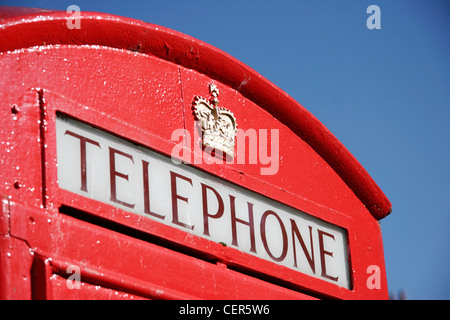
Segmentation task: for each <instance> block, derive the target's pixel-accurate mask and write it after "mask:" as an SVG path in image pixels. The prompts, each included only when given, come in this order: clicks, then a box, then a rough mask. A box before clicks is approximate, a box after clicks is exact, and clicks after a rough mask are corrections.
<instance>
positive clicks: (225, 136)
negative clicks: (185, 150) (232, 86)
mask: <svg viewBox="0 0 450 320" xmlns="http://www.w3.org/2000/svg"><path fill="white" fill-rule="evenodd" d="M209 93H210V94H211V98H210V100H209V101H208V100H206V99H205V98H203V97H200V96H195V97H194V101H193V102H192V108H193V110H194V115H195V119H196V120H198V121H200V124H201V129H202V145H203V148H210V149H211V154H212V155H213V156H214V155H218V154H222V155H223V156H224V157H226V158H230V159H233V157H234V145H235V137H236V131H237V129H236V127H237V124H236V118H235V117H234V115H233V113H232V112H231V111H229V110H227V109H225V108H222V107H217V105H218V104H219V99H218V97H219V89H217V86H216V85H215V84H210V85H209ZM218 151H220V152H218Z"/></svg>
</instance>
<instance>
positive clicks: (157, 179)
mask: <svg viewBox="0 0 450 320" xmlns="http://www.w3.org/2000/svg"><path fill="white" fill-rule="evenodd" d="M56 135H57V136H56V138H57V163H58V184H59V187H60V188H62V189H65V190H68V191H71V192H74V193H77V194H80V195H83V196H85V197H89V198H92V199H95V200H98V201H101V202H103V203H107V204H110V205H113V206H115V207H118V208H120V209H123V210H125V211H128V212H130V213H133V214H138V215H143V216H146V217H149V218H151V219H154V220H156V221H159V222H161V223H164V224H167V225H170V226H173V227H175V228H179V229H181V230H184V231H186V232H190V233H193V234H195V235H197V236H200V237H203V238H206V239H209V240H211V241H214V242H220V243H222V244H224V245H227V246H230V247H233V248H236V249H237V250H240V251H243V252H245V253H248V254H251V255H255V256H258V257H260V258H262V259H265V260H268V261H271V262H274V263H276V264H280V265H283V266H286V267H288V268H291V269H294V270H297V271H299V272H302V273H304V274H308V275H311V276H313V277H316V278H319V279H323V280H325V281H328V282H331V283H334V284H337V285H339V286H341V287H345V288H350V276H349V265H348V253H347V232H346V230H345V229H343V228H341V227H338V226H335V225H332V224H330V223H328V222H325V221H323V220H320V219H317V218H315V217H313V216H311V215H309V214H307V213H304V212H301V211H299V210H296V209H293V208H291V207H288V206H286V205H284V204H281V203H279V202H276V201H273V200H271V199H268V198H266V197H264V196H261V195H259V194H257V193H255V192H252V191H249V190H246V189H244V188H242V187H240V186H237V185H234V184H231V183H228V182H226V181H223V180H221V179H218V178H216V177H214V176H212V175H210V174H208V173H205V172H203V171H200V170H197V169H194V168H192V167H189V166H187V165H184V164H180V163H179V161H172V160H171V159H170V158H168V157H165V156H162V155H160V154H158V153H156V152H154V151H151V150H149V149H147V148H145V147H142V146H140V145H136V144H133V143H131V142H129V141H127V140H125V139H122V138H120V137H117V136H114V135H112V134H109V133H107V132H105V131H102V130H99V129H96V128H94V127H92V126H89V125H86V124H84V123H81V122H79V121H77V120H74V119H72V118H69V117H66V116H63V115H60V114H58V115H57V119H56Z"/></svg>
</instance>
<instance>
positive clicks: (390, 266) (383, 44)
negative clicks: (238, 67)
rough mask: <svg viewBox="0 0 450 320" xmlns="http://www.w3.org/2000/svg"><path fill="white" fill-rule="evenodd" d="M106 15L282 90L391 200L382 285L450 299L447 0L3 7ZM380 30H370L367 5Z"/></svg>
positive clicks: (76, 0)
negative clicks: (198, 47) (249, 71)
mask: <svg viewBox="0 0 450 320" xmlns="http://www.w3.org/2000/svg"><path fill="white" fill-rule="evenodd" d="M0 3H1V4H6V5H18V6H29V7H40V8H49V9H60V10H65V9H66V8H67V7H68V6H69V5H71V4H76V5H78V6H79V7H80V8H81V10H82V11H98V12H106V13H111V14H116V15H121V16H126V17H130V18H135V19H139V20H143V21H146V22H151V23H155V24H158V25H162V26H165V27H169V28H172V29H175V30H177V31H180V32H182V33H185V34H188V35H190V36H193V37H195V38H198V39H200V40H203V41H205V42H207V43H210V44H212V45H214V46H216V47H218V48H219V49H222V50H223V51H225V52H227V53H229V54H231V55H232V56H234V57H236V58H237V59H239V60H241V61H242V62H244V63H245V64H247V65H249V66H250V67H252V68H253V69H255V70H256V71H258V72H259V73H261V74H262V75H263V76H265V77H266V78H268V79H269V80H270V81H272V82H273V83H274V84H276V85H277V86H278V87H280V88H281V89H283V90H284V91H286V92H287V93H288V94H290V95H291V96H292V97H293V98H294V99H296V100H297V101H298V102H300V103H301V104H302V105H303V106H304V107H306V108H307V109H308V110H310V111H311V112H312V113H313V114H314V115H315V116H316V117H317V118H318V119H319V120H321V121H322V122H323V123H324V124H325V125H326V126H327V127H328V128H329V129H330V130H331V131H332V132H333V133H334V134H335V135H336V137H337V138H338V139H339V140H341V141H342V143H343V144H344V145H345V146H346V147H347V148H348V149H349V150H350V152H352V153H353V154H354V155H355V157H356V158H357V159H358V160H359V161H360V162H361V164H362V165H363V166H364V167H365V168H366V169H367V171H368V172H369V174H370V175H371V176H372V177H373V178H374V180H375V181H376V182H377V183H378V184H379V186H380V187H381V188H382V189H383V191H384V192H385V193H386V195H387V196H388V198H389V199H390V200H391V202H392V204H393V209H394V211H393V213H392V214H391V215H390V216H388V217H387V218H385V219H384V220H382V221H381V226H382V230H383V238H384V249H385V258H386V267H387V274H388V284H389V290H390V292H392V293H396V294H398V292H399V291H400V290H401V289H404V290H406V292H407V296H408V298H410V299H450V274H449V267H450V250H449V249H450V236H449V229H450V201H449V199H450V192H449V191H450V190H449V189H450V187H449V183H450V174H449V164H450V150H449V147H450V143H449V142H450V140H449V138H450V126H449V124H450V18H449V17H450V1H448V0H442V1H439V0H422V1H413V0H389V1H388V0H370V1H366V0H346V1H337V0H304V1H300V0H299V1H294V0H292V1H283V0H277V1H275V0H274V1H265V0H262V1H224V0H222V1H218V0H208V1H196V0H189V1H171V0H166V1H160V0H159V1H105V2H102V1H85V0H70V1H4V0H0ZM371 4H375V5H378V6H379V7H380V9H381V29H380V30H369V29H368V28H367V27H366V20H367V18H368V17H369V14H367V13H366V9H367V7H368V6H369V5H371Z"/></svg>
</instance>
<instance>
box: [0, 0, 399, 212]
mask: <svg viewBox="0 0 450 320" xmlns="http://www.w3.org/2000/svg"><path fill="white" fill-rule="evenodd" d="M69 16H70V15H69V14H68V13H66V12H64V11H53V10H43V9H32V8H18V7H0V38H1V39H2V41H1V42H0V52H5V51H10V50H15V49H20V48H27V47H32V46H37V45H43V44H46V45H49V44H75V45H86V44H89V45H102V46H108V47H114V48H120V49H126V50H132V51H138V52H140V53H144V54H149V55H153V56H157V57H159V58H161V59H164V60H167V61H171V62H174V63H176V64H179V65H182V66H184V67H187V68H190V69H194V70H197V71H199V72H201V73H203V74H206V75H207V76H209V77H211V78H214V79H216V80H218V81H220V82H222V83H224V84H226V85H228V86H230V87H232V88H234V89H236V90H237V91H239V92H240V93H241V94H242V95H243V96H245V97H246V98H248V99H250V100H252V101H253V102H255V103H256V104H257V105H259V106H260V107H261V108H264V109H265V110H266V111H267V112H269V113H270V114H271V115H272V116H273V117H275V118H277V119H278V120H279V121H280V122H281V123H283V124H284V125H286V126H287V127H288V128H290V129H291V130H292V131H293V132H294V133H295V134H296V135H298V136H299V137H300V138H301V139H303V140H304V141H305V142H306V143H308V144H309V145H310V146H311V147H312V148H313V149H314V150H315V151H316V152H317V153H318V154H319V155H320V156H321V157H322V158H323V159H324V160H325V161H326V162H327V163H328V164H329V165H330V166H331V167H332V168H333V169H334V170H335V171H336V173H337V174H338V175H339V176H340V177H341V178H342V179H343V180H344V182H345V183H346V184H347V185H348V186H349V187H350V188H351V189H352V190H353V192H354V193H355V194H356V196H357V197H358V198H359V199H360V200H361V201H362V203H363V204H364V205H365V206H366V207H367V209H368V210H369V212H370V213H371V214H372V215H373V216H374V217H375V218H376V219H382V218H384V217H385V216H387V215H388V214H389V213H390V212H391V203H390V202H389V200H388V199H387V197H386V196H385V195H384V193H383V192H382V191H381V189H380V188H379V187H378V185H377V184H376V183H375V182H374V181H373V179H372V178H371V177H370V176H369V174H368V173H367V172H366V170H365V169H364V168H363V167H362V166H361V164H360V163H359V162H358V161H357V160H356V158H355V157H354V156H353V155H352V154H351V153H350V152H349V151H348V150H347V149H346V148H345V147H344V146H343V145H342V143H341V142H340V141H339V140H337V138H336V137H335V136H334V135H333V134H332V133H331V132H330V131H329V130H328V129H327V128H326V127H325V126H324V125H323V124H322V123H321V122H320V121H319V120H318V119H317V118H316V117H314V116H313V115H312V114H311V113H310V112H309V111H308V110H306V109H305V108H304V107H303V106H301V105H300V104H299V103H298V102H296V101H295V100H294V99H293V98H291V97H290V96H288V95H287V94H286V93H285V92H284V91H282V90H281V89H280V88H278V87H277V86H275V85H274V84H273V83H271V82H270V81H268V80H267V79H265V78H264V77H263V76H261V75H260V74H258V73H257V72H256V71H254V70H253V69H251V68H250V67H248V66H246V65H245V64H243V63H242V62H240V61H238V60H237V59H235V58H233V57H232V56H230V55H229V54H227V53H225V52H223V51H221V50H219V49H217V48H215V47H213V46H211V45H209V44H207V43H205V42H203V41H200V40H198V39H195V38H192V37H190V36H187V35H185V34H182V33H180V32H177V31H174V30H171V29H168V28H165V27H161V26H157V25H154V24H150V23H145V22H142V21H139V20H134V19H129V18H124V17H119V16H114V15H110V14H103V13H95V12H80V19H81V23H82V26H83V27H82V29H73V30H69V29H68V28H67V25H66V21H67V18H68V17H69ZM68 30H69V31H70V32H68Z"/></svg>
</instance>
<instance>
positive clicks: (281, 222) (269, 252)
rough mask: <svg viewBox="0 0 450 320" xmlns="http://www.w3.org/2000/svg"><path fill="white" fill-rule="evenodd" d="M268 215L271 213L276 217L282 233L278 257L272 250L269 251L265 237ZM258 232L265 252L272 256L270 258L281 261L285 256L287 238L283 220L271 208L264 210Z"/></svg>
mask: <svg viewBox="0 0 450 320" xmlns="http://www.w3.org/2000/svg"><path fill="white" fill-rule="evenodd" d="M269 215H273V216H274V217H275V218H277V220H278V223H279V224H280V227H281V232H282V233H283V252H281V255H280V256H279V257H275V256H274V255H273V254H272V252H271V251H270V248H269V245H268V244H267V238H266V220H267V217H268V216H269ZM260 233H261V240H262V242H263V245H264V249H266V252H267V254H268V255H269V256H270V257H271V258H272V260H274V261H276V262H280V261H283V260H284V258H286V254H287V249H288V238H287V233H286V228H285V227H284V224H283V221H282V220H281V218H280V217H279V216H278V215H277V214H276V213H275V212H273V211H272V210H267V211H266V212H264V214H263V215H262V217H261V225H260Z"/></svg>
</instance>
